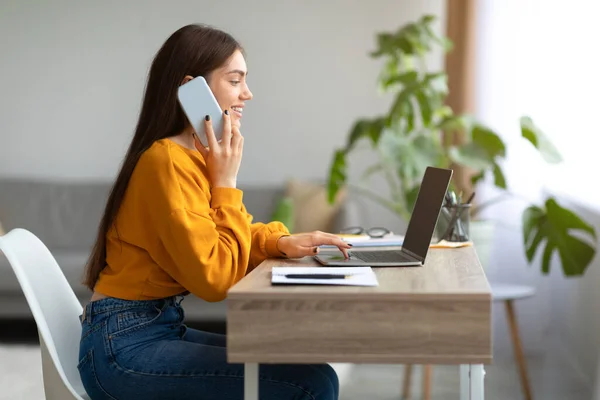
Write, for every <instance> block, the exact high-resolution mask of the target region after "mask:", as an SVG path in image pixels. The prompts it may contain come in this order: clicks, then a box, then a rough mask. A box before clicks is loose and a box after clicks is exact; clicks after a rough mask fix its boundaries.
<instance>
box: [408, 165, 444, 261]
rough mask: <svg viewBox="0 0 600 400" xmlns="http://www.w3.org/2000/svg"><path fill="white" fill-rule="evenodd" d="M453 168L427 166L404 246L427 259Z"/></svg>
mask: <svg viewBox="0 0 600 400" xmlns="http://www.w3.org/2000/svg"><path fill="white" fill-rule="evenodd" d="M451 178H452V170H450V169H442V168H434V167H427V170H426V171H425V175H424V176H423V181H422V182H421V188H420V189H419V194H418V195H417V201H416V202H415V207H414V209H413V212H412V215H411V217H410V221H409V223H408V228H407V229H406V235H404V243H403V244H402V247H403V248H404V249H406V250H410V251H411V252H412V253H414V254H415V255H417V256H419V257H420V258H421V259H422V260H425V256H426V255H427V250H429V245H430V243H431V238H432V237H433V232H434V230H435V225H436V223H437V219H438V217H439V215H440V211H441V209H442V204H443V202H444V195H445V194H446V191H447V190H448V185H449V184H450V179H451Z"/></svg>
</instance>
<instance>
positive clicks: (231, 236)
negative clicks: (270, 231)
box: [145, 164, 252, 302]
mask: <svg viewBox="0 0 600 400" xmlns="http://www.w3.org/2000/svg"><path fill="white" fill-rule="evenodd" d="M152 172H153V176H152V177H151V178H150V179H151V180H152V181H151V182H147V185H146V187H147V188H148V189H146V190H147V191H146V195H145V197H146V207H147V215H148V217H149V218H151V219H152V220H153V221H152V224H153V225H154V226H155V227H156V232H157V242H158V243H157V246H158V248H159V251H157V252H156V253H157V255H159V254H160V255H161V257H162V259H161V260H157V263H158V264H159V265H160V267H161V268H162V269H163V270H164V271H165V272H167V273H168V274H169V275H170V276H171V277H172V278H173V279H174V280H175V281H177V283H179V284H180V285H181V286H183V287H184V288H185V289H186V290H187V291H189V292H190V293H192V294H194V295H196V296H198V297H200V298H202V299H204V300H206V301H211V302H212V301H221V300H223V299H225V298H226V296H227V291H228V290H229V288H230V287H231V286H233V285H234V284H235V283H236V282H238V281H239V280H240V279H242V278H243V277H244V276H245V275H246V272H247V268H248V261H249V258H250V248H251V241H252V236H251V229H250V223H248V220H247V215H246V213H245V212H243V211H242V207H243V206H242V191H240V190H239V189H235V188H212V190H210V189H209V187H208V183H207V182H201V181H199V178H198V176H199V175H195V174H194V172H195V171H192V173H189V171H186V170H185V169H182V168H180V167H179V166H178V165H176V164H175V165H174V164H170V165H163V166H162V168H159V169H156V168H155V169H154V171H152ZM209 190H210V191H209ZM151 255H152V254H151Z"/></svg>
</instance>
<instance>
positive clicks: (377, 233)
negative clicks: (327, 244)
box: [340, 226, 392, 239]
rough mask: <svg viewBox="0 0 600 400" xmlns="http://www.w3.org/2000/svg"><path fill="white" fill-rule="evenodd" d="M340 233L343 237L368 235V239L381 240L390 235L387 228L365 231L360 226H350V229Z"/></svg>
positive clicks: (374, 228)
mask: <svg viewBox="0 0 600 400" xmlns="http://www.w3.org/2000/svg"><path fill="white" fill-rule="evenodd" d="M340 233H341V234H343V235H362V234H366V235H369V237H372V238H374V239H376V238H382V237H384V236H385V235H389V234H391V233H392V231H390V230H389V229H387V228H382V227H373V228H368V229H365V228H363V227H362V226H351V227H348V228H344V229H342V230H341V231H340Z"/></svg>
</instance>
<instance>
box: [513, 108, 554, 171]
mask: <svg viewBox="0 0 600 400" xmlns="http://www.w3.org/2000/svg"><path fill="white" fill-rule="evenodd" d="M521 135H522V136H523V137H524V138H525V139H527V140H529V142H531V144H532V145H533V146H534V147H535V148H536V149H538V150H539V152H540V154H541V155H542V158H543V159H544V160H546V162H549V163H551V164H558V163H559V162H561V161H562V156H561V155H560V153H559V152H558V149H557V148H556V147H555V146H554V144H552V142H551V141H550V139H548V137H547V136H546V135H545V134H544V133H543V132H542V131H541V130H540V129H539V128H538V127H537V126H535V124H534V123H533V121H532V120H531V118H529V117H521Z"/></svg>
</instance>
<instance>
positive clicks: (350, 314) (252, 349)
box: [227, 247, 492, 364]
mask: <svg viewBox="0 0 600 400" xmlns="http://www.w3.org/2000/svg"><path fill="white" fill-rule="evenodd" d="M354 251H360V250H354ZM308 265H318V264H317V263H316V261H314V259H312V258H309V257H307V258H304V259H301V260H281V259H269V260H266V261H265V262H263V263H262V264H261V265H260V266H259V267H258V268H256V269H255V270H254V271H252V272H251V273H250V274H248V275H247V276H246V277H245V278H244V279H242V280H241V281H240V282H238V283H237V284H236V285H235V286H234V287H233V288H231V290H230V291H229V295H228V300H227V303H228V312H227V346H228V360H229V361H230V362H261V363H275V362H277V363H291V362H301V363H312V362H352V363H421V364H424V363H430V364H467V363H474V364H475V363H476V364H486V363H489V362H491V359H492V346H491V291H490V287H489V284H488V282H487V279H486V277H485V274H484V272H483V270H482V268H481V265H480V263H479V260H478V258H477V255H476V253H475V250H474V249H473V248H472V247H466V248H460V249H431V250H430V251H429V253H428V256H427V260H426V263H425V265H424V266H423V267H392V268H390V267H388V268H373V269H374V271H375V273H376V275H377V279H378V281H379V286H378V287H350V286H307V285H298V286H272V285H271V268H272V267H273V266H308Z"/></svg>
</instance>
